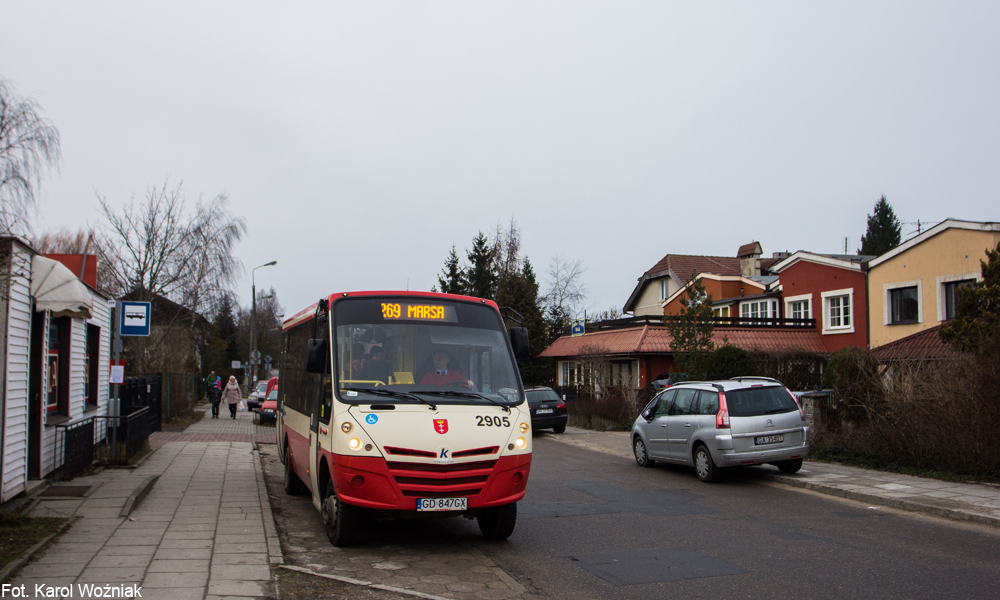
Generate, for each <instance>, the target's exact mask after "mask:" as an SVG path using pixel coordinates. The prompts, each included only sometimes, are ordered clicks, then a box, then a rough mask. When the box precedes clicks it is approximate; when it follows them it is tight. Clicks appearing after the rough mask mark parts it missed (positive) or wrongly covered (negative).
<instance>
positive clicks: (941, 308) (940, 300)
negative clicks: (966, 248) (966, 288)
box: [937, 271, 983, 321]
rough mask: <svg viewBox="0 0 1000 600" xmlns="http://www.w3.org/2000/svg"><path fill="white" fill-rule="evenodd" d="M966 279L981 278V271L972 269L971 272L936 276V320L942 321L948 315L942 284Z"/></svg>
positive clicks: (976, 279) (978, 279) (977, 279)
mask: <svg viewBox="0 0 1000 600" xmlns="http://www.w3.org/2000/svg"><path fill="white" fill-rule="evenodd" d="M966 279H973V280H975V281H982V280H983V272H982V271H973V272H971V273H958V274H957V275H942V276H941V277H938V278H937V320H938V321H944V320H945V319H946V318H947V317H948V314H947V312H948V301H947V298H945V294H944V284H946V283H951V282H953V281H964V280H966Z"/></svg>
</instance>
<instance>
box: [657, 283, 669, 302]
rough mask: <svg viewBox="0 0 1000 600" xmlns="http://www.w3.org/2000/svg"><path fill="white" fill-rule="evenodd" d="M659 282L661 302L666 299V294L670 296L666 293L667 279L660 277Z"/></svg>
mask: <svg viewBox="0 0 1000 600" xmlns="http://www.w3.org/2000/svg"><path fill="white" fill-rule="evenodd" d="M659 284H660V302H663V301H664V300H666V299H667V297H668V296H670V294H669V293H667V292H668V286H667V279H661V280H660V281H659Z"/></svg>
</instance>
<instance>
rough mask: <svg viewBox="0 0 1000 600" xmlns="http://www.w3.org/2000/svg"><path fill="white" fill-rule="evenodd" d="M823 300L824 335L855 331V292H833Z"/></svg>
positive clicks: (846, 290)
mask: <svg viewBox="0 0 1000 600" xmlns="http://www.w3.org/2000/svg"><path fill="white" fill-rule="evenodd" d="M821 297H822V298H823V333H824V334H831V333H852V332H853V331H854V290H853V289H851V288H847V289H843V290H831V291H828V292H823V293H822V294H821Z"/></svg>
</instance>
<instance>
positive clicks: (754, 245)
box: [736, 242, 764, 277]
mask: <svg viewBox="0 0 1000 600" xmlns="http://www.w3.org/2000/svg"><path fill="white" fill-rule="evenodd" d="M762 254H764V250H763V249H762V248H761V247H760V242H750V243H749V244H743V245H742V246H740V250H739V252H738V253H737V254H736V256H737V257H738V258H739V259H740V274H741V275H743V276H744V277H754V276H757V277H759V276H760V257H761V255H762Z"/></svg>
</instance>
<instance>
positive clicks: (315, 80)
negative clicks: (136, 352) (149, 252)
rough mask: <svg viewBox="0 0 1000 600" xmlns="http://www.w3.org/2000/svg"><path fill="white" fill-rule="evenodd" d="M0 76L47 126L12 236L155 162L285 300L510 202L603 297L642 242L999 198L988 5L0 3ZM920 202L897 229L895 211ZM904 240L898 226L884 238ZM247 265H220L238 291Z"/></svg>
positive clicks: (66, 215)
mask: <svg viewBox="0 0 1000 600" xmlns="http://www.w3.org/2000/svg"><path fill="white" fill-rule="evenodd" d="M0 15H2V18H0V76H2V77H5V78H7V79H9V80H10V81H11V82H12V84H13V86H14V88H15V89H16V91H17V92H18V93H19V94H22V95H30V96H32V97H34V98H35V99H36V100H37V101H38V102H39V103H40V104H41V105H42V107H43V108H44V111H45V115H46V116H47V117H49V118H51V119H52V121H53V122H54V123H55V124H56V126H57V127H58V128H59V131H60V133H61V135H62V149H63V162H62V166H61V170H60V172H59V173H56V174H54V175H52V176H51V177H50V178H48V179H47V180H46V181H45V182H44V184H43V192H42V195H41V202H40V206H39V209H40V211H39V215H38V219H37V222H36V225H35V228H36V231H44V230H46V229H49V228H55V227H69V228H77V227H80V226H84V225H88V224H96V223H98V213H97V210H96V204H97V203H96V200H95V194H100V195H101V196H104V197H106V198H108V200H109V201H111V202H112V203H113V204H117V205H121V204H122V203H124V202H126V201H127V200H128V199H129V198H130V196H132V195H133V194H134V195H136V196H137V197H140V196H142V194H143V193H144V192H145V190H146V189H147V188H148V187H149V186H151V185H161V184H162V183H163V182H164V180H165V179H166V178H168V177H169V178H170V180H171V181H172V182H180V181H183V183H184V188H185V189H186V191H187V194H188V199H189V202H190V203H192V204H193V202H194V201H195V200H196V199H197V196H198V195H199V194H202V195H204V196H206V197H210V196H213V195H215V194H217V193H219V192H225V193H227V194H229V196H230V197H231V199H232V207H233V211H234V212H235V213H236V214H239V215H243V216H244V217H246V219H247V222H248V225H249V235H248V237H247V238H246V240H245V241H244V242H243V243H242V244H241V246H240V247H239V248H238V254H239V256H240V258H241V259H242V261H243V263H244V265H245V267H246V269H247V277H246V279H245V281H244V283H243V284H241V286H240V288H239V289H240V291H241V292H242V296H243V298H244V301H245V302H249V298H250V277H249V271H250V269H251V268H252V267H255V266H257V265H259V264H262V263H265V262H268V261H270V260H277V261H278V264H277V266H275V267H269V268H266V269H261V270H258V271H257V277H256V279H257V284H258V287H269V286H274V287H275V289H276V290H277V292H278V295H279V299H280V301H281V303H282V304H283V305H284V307H285V308H286V314H288V315H291V314H292V313H294V312H297V311H298V310H299V309H301V308H303V307H304V306H306V305H308V304H309V303H311V302H313V301H315V300H316V299H317V298H318V297H320V296H321V295H325V294H328V293H331V292H335V291H342V290H357V289H379V288H382V289H405V288H406V287H407V285H408V286H409V288H410V289H421V290H426V289H430V287H431V286H432V285H434V284H435V282H436V275H437V274H438V272H439V271H440V269H441V267H442V264H443V262H444V259H445V257H446V255H447V253H448V250H449V249H450V248H451V246H452V244H455V245H456V246H457V247H458V249H459V251H460V252H462V251H464V249H465V248H467V247H468V246H469V245H470V243H471V240H472V238H473V237H474V236H475V235H476V232H477V231H478V230H483V231H489V230H491V229H492V228H494V227H495V225H496V224H497V223H498V222H500V221H507V220H509V219H510V217H511V216H513V217H514V218H515V219H516V220H517V222H518V223H519V225H520V227H521V231H522V241H523V248H524V250H525V251H526V253H527V255H528V257H529V258H530V259H531V261H532V262H533V264H534V266H535V269H536V271H537V272H538V274H539V279H540V283H542V285H543V287H544V284H545V280H546V277H545V272H546V270H547V268H548V265H549V262H550V260H551V259H552V257H553V256H555V255H557V254H562V255H563V256H564V257H565V258H567V259H569V260H581V261H582V262H583V263H584V265H585V266H586V268H587V272H586V277H585V283H586V284H587V286H588V288H589V289H590V298H589V305H590V307H591V309H594V310H600V309H605V308H607V307H608V306H610V305H616V306H618V307H621V306H622V304H623V303H624V302H625V300H626V299H627V298H628V296H629V293H630V292H631V291H632V289H633V287H634V286H635V282H636V278H637V277H639V276H640V275H641V274H642V273H643V272H644V271H645V270H646V269H648V268H649V267H651V266H652V265H653V264H654V263H655V262H656V261H657V260H659V259H660V258H661V257H662V256H663V255H664V254H667V253H677V254H709V255H721V256H734V255H735V254H736V250H737V248H738V247H739V246H740V245H741V244H744V243H747V242H749V241H751V240H759V241H760V242H761V244H762V246H763V248H764V252H765V256H770V255H771V253H772V252H774V251H778V250H791V251H794V250H799V249H806V250H811V251H814V252H823V253H831V252H839V251H842V250H843V247H844V238H845V237H849V238H850V240H849V245H850V251H851V252H854V251H855V250H856V249H857V246H858V244H859V242H860V237H861V235H862V234H863V233H864V231H865V219H866V214H867V213H869V212H871V210H872V207H873V205H874V204H875V202H876V201H877V200H878V198H879V196H880V195H882V194H885V195H886V196H887V197H888V199H889V202H890V203H891V204H892V206H893V207H894V208H895V210H896V214H897V215H898V216H899V218H900V220H901V221H904V222H910V221H917V220H918V219H919V220H921V221H926V222H930V223H935V222H937V221H940V220H942V219H944V218H947V217H954V218H960V219H968V220H997V219H998V217H1000V214H998V212H1000V211H998V206H1000V202H998V188H1000V168H997V165H998V164H1000V151H998V149H1000V110H998V106H1000V72H998V67H1000V4H998V3H996V2H991V3H987V2H983V3H975V2H936V3H925V2H914V1H912V0H908V1H906V2H898V3H890V2H859V3H853V4H852V3H848V2H830V3H825V4H822V3H816V2H780V3H779V2H767V3H765V2H736V3H719V2H715V3H702V2H696V3H694V2H685V3H667V2H659V1H658V2H622V1H614V2H610V1H609V2H599V3H592V2H581V1H574V2H565V3H560V2H536V1H531V2H510V1H505V2H496V3H488V2H458V1H455V2H393V3H380V2H370V1H365V2H358V3H352V4H341V3H330V2H315V3H301V2H300V3H291V2H280V3H278V2H245V1H241V2H230V3H225V2H200V1H199V2H182V1H178V0H173V1H171V2H169V3H167V2H164V3H160V4H159V5H158V7H157V6H154V4H153V3H151V2H86V3H69V2H41V1H30V2H29V1H22V2H11V1H6V0H3V1H0ZM914 229H915V226H910V225H904V232H909V231H912V230H914ZM904 237H905V236H904ZM244 288H245V289H244Z"/></svg>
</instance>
